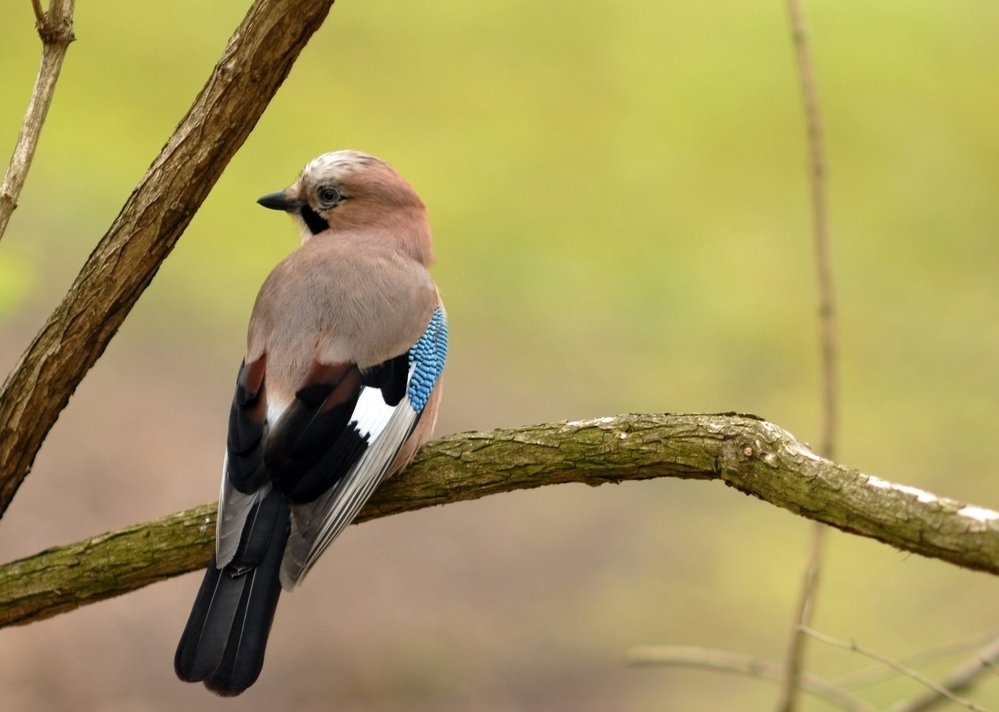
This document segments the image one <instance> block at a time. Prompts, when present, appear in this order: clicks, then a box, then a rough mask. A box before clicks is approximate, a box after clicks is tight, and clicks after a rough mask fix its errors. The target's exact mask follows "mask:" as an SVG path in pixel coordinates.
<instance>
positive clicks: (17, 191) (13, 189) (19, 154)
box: [0, 0, 75, 239]
mask: <svg viewBox="0 0 999 712" xmlns="http://www.w3.org/2000/svg"><path fill="white" fill-rule="evenodd" d="M73 3H74V0H51V4H50V6H49V11H48V13H47V14H46V13H44V12H43V11H42V6H41V3H40V1H39V0H32V3H31V6H32V8H33V9H34V11H35V26H36V28H37V29H38V34H39V36H40V37H41V38H42V61H41V66H39V68H38V76H37V77H35V86H34V88H33V89H32V90H31V99H30V100H29V101H28V108H27V110H26V111H25V113H24V120H23V121H22V122H21V130H20V132H19V133H18V135H17V144H16V145H15V146H14V153H13V155H12V156H11V158H10V164H9V165H8V166H7V172H6V173H5V174H4V177H3V182H2V183H0V239H2V238H3V235H4V233H5V232H6V231H7V223H8V222H10V216H11V214H12V213H13V212H14V209H15V208H17V201H18V199H19V198H20V197H21V189H22V188H23V187H24V181H25V178H27V176H28V170H29V169H30V168H31V160H32V159H33V158H34V156H35V149H36V148H37V147H38V138H39V136H41V133H42V126H44V125H45V117H46V116H47V115H48V113H49V106H51V104H52V97H53V96H54V95H55V86H56V81H57V80H58V79H59V72H60V71H61V70H62V63H63V60H64V59H65V58H66V50H67V49H68V48H69V44H70V43H71V42H72V41H73V40H74V39H75V37H74V36H73Z"/></svg>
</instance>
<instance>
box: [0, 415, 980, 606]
mask: <svg viewBox="0 0 999 712" xmlns="http://www.w3.org/2000/svg"><path fill="white" fill-rule="evenodd" d="M655 477H674V478H682V479H700V480H714V481H720V482H723V483H724V484H726V485H728V486H729V487H733V488H735V489H738V490H739V491H741V492H745V493H747V494H751V495H753V496H755V497H758V498H759V499H762V500H764V501H766V502H769V503H771V504H774V505H776V506H779V507H783V508H785V509H788V510H790V511H792V512H795V513H798V514H801V515H803V516H806V517H810V518H812V519H815V520H820V521H823V522H825V523H826V524H831V525H833V526H836V527H839V528H841V529H843V530H844V531H847V532H850V533H853V534H860V535H862V536H868V537H873V538H875V539H877V540H879V541H882V542H884V543H886V544H890V545H891V546H895V547H898V548H901V549H906V550H908V551H912V552H915V553H918V554H922V555H924V556H932V557H936V558H940V559H944V560H946V561H950V562H952V563H954V564H957V565H959V566H966V567H969V568H973V569H978V570H981V571H988V572H990V573H993V574H997V575H999V512H995V511H992V510H989V509H983V508H981V507H973V506H969V505H963V504H961V503H959V502H955V501H954V500H950V499H945V498H942V497H936V496H935V495H931V494H930V493H929V492H923V491H921V490H917V489H915V488H913V487H906V486H902V485H894V484H891V483H889V482H886V481H885V480H882V479H879V478H876V477H872V476H870V475H865V474H863V473H862V472H858V471H857V470H851V469H849V468H847V467H844V466H842V465H837V464H836V463H834V462H830V461H829V460H826V459H824V458H822V457H819V456H818V455H816V454H815V453H814V452H812V451H811V450H810V449H809V448H808V446H807V445H804V444H803V443H801V442H799V441H797V440H795V439H794V437H793V436H792V435H791V434H790V433H788V432H787V431H786V430H783V429H782V428H779V427H778V426H776V425H774V424H772V423H768V422H767V421H764V420H760V419H758V418H754V417H752V416H741V415H733V414H731V413H728V414H720V415H659V414H636V413H631V414H627V415H620V416H616V417H607V418H599V419H597V420H585V421H574V422H568V423H544V424H541V425H530V426H523V427H520V428H513V429H509V430H494V431H492V432H488V433H462V434H458V435H451V436H448V437H445V438H441V439H440V440H437V441H435V442H433V443H430V444H429V445H427V446H426V447H424V448H423V450H421V451H420V454H419V455H418V456H417V458H416V460H415V461H414V462H413V464H412V465H411V466H410V467H409V468H408V469H407V470H406V471H405V472H404V473H402V474H401V475H400V476H398V477H396V478H394V479H392V480H390V481H389V482H386V483H385V484H384V485H382V486H381V487H380V488H379V489H378V491H377V492H375V495H374V496H373V497H372V498H371V500H370V501H369V502H368V504H367V505H366V506H365V508H364V509H363V510H362V512H361V516H360V520H366V519H371V518H373V517H383V516H387V515H390V514H396V513H399V512H405V511H410V510H414V509H420V508H423V507H429V506H433V505H438V504H448V503H450V502H460V501H465V500H470V499H476V498H479V497H485V496H486V495H490V494H497V493H500V492H510V491H513V490H518V489H527V488H531V487H540V486H543V485H552V484H562V483H567V482H582V483H585V484H589V485H599V484H604V483H608V482H624V481H630V480H645V479H651V478H655ZM214 522H215V505H214V504H206V505H202V506H201V507H198V508H196V509H193V510H190V511H188V512H182V513H180V514H178V515H172V516H170V517H166V518H164V519H162V520H159V521H157V522H150V523H148V524H141V525H136V526H133V527H129V528H127V529H125V530H122V531H118V532H110V533H108V534H104V535H102V536H99V537H96V538H94V539H89V540H86V541H82V542H78V543H76V544H71V545H68V546H63V547H59V548H56V549H50V550H48V551H45V552H42V553H40V554H36V555H34V556H30V557H27V558H25V559H21V560H20V561H15V562H12V563H9V564H6V565H4V566H0V626H3V625H12V624H17V623H27V622H30V621H32V620H38V619H40V618H45V617H48V616H51V615H54V614H56V613H59V612H61V611H66V610H70V609H72V608H75V607H77V606H80V605H83V604H85V603H92V602H94V601H99V600H102V599H105V598H108V597H110V596H116V595H119V594H122V593H126V592H127V591H131V590H134V589H136V588H139V587H141V586H145V585H147V584H149V583H152V582H153V581H157V580H161V579H164V578H167V577H169V576H176V575H178V574H181V573H186V572H187V571H193V570H195V569H199V568H203V567H204V565H205V563H206V562H207V561H208V559H209V557H210V556H211V550H212V543H213V532H214V527H215V524H214Z"/></svg>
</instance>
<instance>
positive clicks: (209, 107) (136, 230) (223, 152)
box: [0, 0, 333, 513]
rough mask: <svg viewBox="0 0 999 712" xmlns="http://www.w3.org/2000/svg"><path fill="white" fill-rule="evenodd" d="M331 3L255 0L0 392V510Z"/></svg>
mask: <svg viewBox="0 0 999 712" xmlns="http://www.w3.org/2000/svg"><path fill="white" fill-rule="evenodd" d="M332 3H333V0H256V2H255V3H254V4H253V5H252V6H251V7H250V9H249V10H248V12H247V15H246V17H245V18H244V20H243V22H242V23H241V24H240V26H239V27H237V28H236V31H235V33H234V34H233V36H232V38H231V39H230V40H229V44H228V45H227V46H226V48H225V50H224V52H223V54H222V57H221V58H220V59H219V61H218V63H217V64H216V65H215V68H214V70H213V71H212V73H211V75H210V76H209V78H208V81H207V82H206V84H205V86H204V88H203V89H202V90H201V93H200V94H199V95H198V97H197V98H196V99H195V101H194V104H193V105H192V106H191V108H190V110H189V111H188V113H187V115H186V116H185V117H184V118H183V119H182V120H181V122H180V124H179V125H178V126H177V128H176V129H175V130H174V133H173V135H172V136H170V138H169V139H168V140H167V142H166V145H165V146H164V147H163V150H162V151H161V152H160V155H159V156H157V157H156V159H155V160H154V161H153V163H152V165H151V166H150V167H149V170H148V172H147V173H146V175H145V176H144V177H143V178H142V180H141V181H140V182H139V184H138V185H137V186H136V187H135V189H134V190H133V192H132V194H131V195H130V196H129V198H128V200H127V201H126V202H125V204H124V206H123V207H122V209H121V212H120V213H119V214H118V217H117V218H115V221H114V222H113V223H112V225H111V227H110V228H109V229H108V231H107V233H106V234H105V235H104V237H103V238H102V239H101V241H100V243H98V245H97V247H96V248H95V249H94V251H93V253H91V255H90V257H89V258H88V259H87V262H86V264H84V266H83V268H82V269H81V271H80V274H79V275H78V276H77V278H76V281H75V282H74V283H73V285H72V286H71V287H70V289H69V292H68V293H67V294H66V296H65V298H64V299H63V301H62V303H61V304H60V305H59V306H58V307H56V309H55V311H54V312H53V313H52V315H51V316H50V317H49V319H48V321H47V322H46V323H45V325H44V326H43V327H42V329H41V331H39V333H38V335H37V336H35V339H34V341H32V343H31V345H30V346H29V347H28V349H27V351H25V353H24V354H23V355H22V357H21V360H20V362H19V363H18V364H17V366H16V367H15V369H14V371H13V372H12V373H11V374H10V376H9V377H8V378H7V381H6V382H5V383H4V385H3V389H2V390H0V513H2V512H4V511H5V510H6V508H7V506H8V505H9V504H10V501H11V499H13V497H14V494H15V493H16V492H17V488H18V487H20V485H21V483H22V482H23V481H24V478H25V477H27V475H28V472H29V471H30V469H31V465H32V463H33V462H34V459H35V455H36V454H37V452H38V449H39V447H41V444H42V441H43V440H44V439H45V436H46V435H47V434H48V432H49V429H50V428H51V427H52V425H53V424H54V423H55V421H56V418H57V417H58V416H59V413H60V411H61V410H62V409H63V408H64V407H65V405H66V403H67V402H68V401H69V397H70V395H71V394H72V393H73V391H74V390H75V389H76V387H77V385H78V384H79V383H80V381H81V380H82V379H83V377H84V376H85V375H86V373H87V371H88V370H89V369H90V367H91V366H92V365H93V364H94V363H95V362H96V361H97V359H98V358H100V356H101V354H102V353H103V352H104V349H105V348H106V347H107V345H108V343H109V342H110V341H111V338H112V337H113V336H114V334H115V332H117V330H118V327H119V326H120V325H121V323H122V322H123V321H124V319H125V317H126V316H127V315H128V313H129V310H130V309H131V308H132V306H133V305H134V304H135V302H136V301H137V300H138V298H139V295H141V294H142V292H143V290H144V289H145V288H146V287H147V286H148V285H149V283H150V281H151V280H152V279H153V276H154V275H155V274H156V270H157V269H158V268H159V265H160V263H161V262H162V261H163V260H164V259H166V256H167V255H168V254H169V253H170V251H171V250H172V249H173V246H174V244H175V243H176V242H177V240H178V238H179V237H180V235H181V233H182V232H183V231H184V229H185V228H186V227H187V224H188V223H189V222H190V220H191V218H192V217H193V216H194V213H195V212H196V211H197V209H198V207H199V206H200V205H201V203H202V201H203V200H204V199H205V197H206V196H207V195H208V191H209V190H210V189H211V188H212V186H213V185H214V184H215V181H216V180H217V179H218V177H219V176H220V175H221V174H222V170H223V169H224V168H225V166H226V165H227V164H228V162H229V160H230V159H231V158H232V156H233V154H235V153H236V150H237V149H238V148H239V147H240V146H241V145H242V144H243V141H244V140H245V139H246V137H247V135H249V133H250V130H251V129H252V128H253V126H254V125H255V124H256V122H257V119H258V118H259V117H260V115H261V114H262V113H263V111H264V109H265V108H266V107H267V104H268V103H269V102H270V99H271V97H272V96H273V95H274V93H275V92H276V91H277V89H278V87H279V86H280V85H281V82H282V81H284V78H285V77H286V76H287V74H288V72H289V71H290V70H291V67H292V65H293V64H294V62H295V60H296V59H297V57H298V54H299V52H300V51H301V50H302V48H303V47H304V46H305V44H306V43H307V42H308V40H309V37H311V36H312V33H313V32H315V31H316V30H317V29H318V28H319V26H320V25H321V24H322V22H323V20H324V19H325V18H326V15H327V13H328V12H329V9H330V6H331V5H332Z"/></svg>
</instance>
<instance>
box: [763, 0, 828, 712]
mask: <svg viewBox="0 0 999 712" xmlns="http://www.w3.org/2000/svg"><path fill="white" fill-rule="evenodd" d="M787 11H788V16H789V18H790V23H791V34H792V37H793V39H794V49H795V56H796V58H797V67H798V77H799V81H800V84H801V96H802V101H803V104H804V112H805V126H806V129H807V133H808V155H809V168H810V170H809V177H810V184H811V203H812V235H813V246H814V250H815V265H816V287H817V291H818V316H819V340H820V362H821V365H820V368H821V381H822V425H821V440H820V452H821V453H822V454H823V455H824V456H825V457H828V458H833V457H835V452H836V429H837V413H838V403H837V396H836V394H837V389H836V381H837V378H836V322H835V306H834V305H835V302H834V299H833V279H832V258H831V256H830V246H829V221H828V216H827V208H826V168H825V166H826V160H825V151H824V147H823V132H822V112H821V110H820V108H819V96H818V89H817V88H816V83H815V72H814V70H813V68H812V57H811V50H810V48H809V43H808V34H807V32H806V29H805V19H804V10H803V8H802V7H801V3H800V0H787ZM824 542H825V528H824V527H823V526H822V525H821V524H815V525H814V526H813V528H812V539H811V546H810V547H809V554H808V561H807V562H806V565H805V573H804V576H803V579H802V584H801V592H800V594H799V597H798V605H797V608H796V610H795V626H794V627H793V629H792V630H791V638H790V641H789V642H788V651H787V658H786V660H785V668H784V682H783V685H782V686H781V694H780V697H779V698H778V702H777V710H778V711H779V712H793V710H794V709H795V699H796V693H797V689H798V687H799V684H800V680H801V675H802V668H803V666H804V658H805V642H806V641H805V638H804V636H803V635H802V634H801V632H800V630H801V628H802V627H803V626H808V625H809V624H810V623H811V620H812V613H813V611H814V608H815V597H816V593H817V591H818V584H819V578H820V573H821V570H822V552H823V545H824Z"/></svg>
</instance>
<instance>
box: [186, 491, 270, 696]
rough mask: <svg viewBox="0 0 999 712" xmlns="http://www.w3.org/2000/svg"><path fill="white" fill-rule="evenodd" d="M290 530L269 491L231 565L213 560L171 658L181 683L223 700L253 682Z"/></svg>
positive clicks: (261, 660)
mask: <svg viewBox="0 0 999 712" xmlns="http://www.w3.org/2000/svg"><path fill="white" fill-rule="evenodd" d="M289 527H290V517H289V510H288V503H287V500H286V499H285V497H284V495H282V494H280V493H279V492H276V491H271V492H270V493H269V494H268V495H267V496H266V497H265V498H264V499H263V500H262V501H261V502H259V503H258V504H256V505H254V508H253V510H251V512H250V514H249V516H248V517H247V525H246V529H245V530H244V532H243V537H242V541H241V542H240V546H239V550H237V552H236V556H235V558H234V559H233V561H232V563H230V564H229V565H228V566H226V567H225V568H223V569H221V570H220V569H218V568H217V567H216V565H215V557H214V556H213V557H212V561H211V563H210V564H209V565H208V570H207V571H206V572H205V578H204V581H203V582H202V584H201V588H200V589H199V590H198V595H197V597H196V598H195V601H194V607H193V608H192V610H191V617H190V618H189V619H188V622H187V626H186V627H185V628H184V632H183V634H181V637H180V644H179V645H178V646H177V654H176V656H175V657H174V669H175V670H176V672H177V677H179V678H180V679H181V680H185V681H187V682H204V683H205V686H206V687H207V688H208V689H210V690H211V691H213V692H215V693H217V694H219V695H224V696H232V695H238V694H239V693H241V692H243V691H244V690H245V689H246V688H248V687H249V686H250V685H252V684H253V683H254V682H255V681H256V679H257V677H258V676H259V675H260V670H261V668H262V667H263V664H264V649H265V647H266V645H267V636H268V634H269V633H270V629H271V622H272V621H273V620H274V611H275V609H276V608H277V602H278V598H279V597H280V594H281V584H280V581H279V575H278V574H279V571H280V569H281V557H282V555H283V554H284V548H285V544H286V543H287V540H288V531H289Z"/></svg>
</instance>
